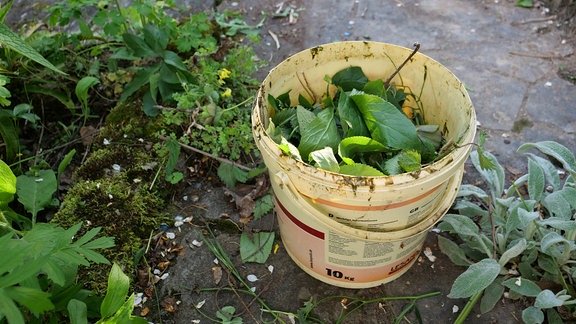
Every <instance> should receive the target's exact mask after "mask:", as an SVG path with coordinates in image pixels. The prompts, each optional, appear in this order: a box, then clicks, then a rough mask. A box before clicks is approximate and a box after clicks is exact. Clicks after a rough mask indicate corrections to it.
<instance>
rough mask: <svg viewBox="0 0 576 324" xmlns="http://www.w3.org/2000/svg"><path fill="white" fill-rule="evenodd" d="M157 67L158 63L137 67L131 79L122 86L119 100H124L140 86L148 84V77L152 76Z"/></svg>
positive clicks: (158, 66) (158, 67)
mask: <svg viewBox="0 0 576 324" xmlns="http://www.w3.org/2000/svg"><path fill="white" fill-rule="evenodd" d="M159 69H160V64H156V65H153V66H151V67H147V68H142V69H139V70H138V71H137V72H136V74H134V77H133V78H132V81H130V82H129V83H128V84H126V86H124V91H123V92H122V95H121V96H120V102H124V101H126V99H128V98H129V97H130V96H131V95H132V94H134V93H135V92H136V91H138V90H140V88H142V87H143V86H144V85H146V84H148V83H149V82H150V78H152V75H153V74H154V73H157V72H158V70H159Z"/></svg>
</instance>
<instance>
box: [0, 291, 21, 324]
mask: <svg viewBox="0 0 576 324" xmlns="http://www.w3.org/2000/svg"><path fill="white" fill-rule="evenodd" d="M0 315H4V316H5V317H6V319H7V320H8V323H10V324H20V323H21V324H24V323H26V322H25V321H24V315H23V314H22V312H21V311H20V309H19V308H18V306H16V304H15V303H14V301H13V300H12V298H10V297H9V296H8V295H7V294H6V293H5V291H4V288H0Z"/></svg>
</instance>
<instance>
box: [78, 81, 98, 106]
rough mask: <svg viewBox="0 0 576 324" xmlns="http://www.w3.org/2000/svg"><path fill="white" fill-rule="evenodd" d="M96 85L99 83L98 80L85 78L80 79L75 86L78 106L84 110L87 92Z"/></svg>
mask: <svg viewBox="0 0 576 324" xmlns="http://www.w3.org/2000/svg"><path fill="white" fill-rule="evenodd" d="M98 83H100V80H98V79H97V78H95V77H92V76H86V77H83V78H82V79H80V81H78V83H77V84H76V90H75V92H76V97H77V98H78V100H80V104H81V105H82V107H83V108H84V109H88V90H90V88H92V87H93V86H95V85H97V84H98Z"/></svg>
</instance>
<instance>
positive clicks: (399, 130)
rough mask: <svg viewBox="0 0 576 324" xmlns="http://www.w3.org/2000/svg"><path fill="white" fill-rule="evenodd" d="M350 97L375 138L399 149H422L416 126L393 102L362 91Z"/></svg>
mask: <svg viewBox="0 0 576 324" xmlns="http://www.w3.org/2000/svg"><path fill="white" fill-rule="evenodd" d="M350 98H352V100H354V102H355V103H356V106H357V107H358V110H359V111H360V112H361V113H362V117H363V119H364V123H365V124H366V127H367V128H368V130H369V132H370V134H371V135H372V138H373V139H375V140H376V141H378V142H380V143H382V144H383V145H385V146H388V147H391V148H395V149H399V150H403V149H406V150H416V151H421V150H422V144H421V143H420V140H419V139H418V135H417V134H416V126H414V124H413V123H412V121H410V119H408V118H407V117H406V115H404V114H403V113H402V112H401V111H400V110H398V109H397V108H396V107H394V105H393V104H391V103H389V102H387V101H385V100H384V99H382V98H380V97H378V96H375V95H369V94H364V93H361V92H353V93H351V94H350Z"/></svg>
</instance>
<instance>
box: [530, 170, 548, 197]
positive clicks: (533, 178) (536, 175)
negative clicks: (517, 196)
mask: <svg viewBox="0 0 576 324" xmlns="http://www.w3.org/2000/svg"><path fill="white" fill-rule="evenodd" d="M544 185H545V183H544V171H543V170H542V168H540V166H539V165H538V164H537V163H536V162H534V161H533V160H528V195H529V197H530V199H533V200H536V201H540V198H542V194H543V193H544Z"/></svg>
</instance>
